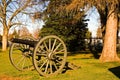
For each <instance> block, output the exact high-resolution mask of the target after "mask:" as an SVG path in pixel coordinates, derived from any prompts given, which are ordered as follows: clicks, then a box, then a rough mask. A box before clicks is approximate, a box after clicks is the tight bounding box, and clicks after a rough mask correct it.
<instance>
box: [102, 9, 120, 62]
mask: <svg viewBox="0 0 120 80" xmlns="http://www.w3.org/2000/svg"><path fill="white" fill-rule="evenodd" d="M108 15H109V16H108V19H107V23H106V33H105V38H104V46H103V50H102V54H101V56H100V61H102V62H113V61H119V60H120V59H119V57H118V56H117V52H116V43H117V42H116V40H117V26H118V18H117V15H116V14H115V12H114V11H113V10H110V11H109V14H108Z"/></svg>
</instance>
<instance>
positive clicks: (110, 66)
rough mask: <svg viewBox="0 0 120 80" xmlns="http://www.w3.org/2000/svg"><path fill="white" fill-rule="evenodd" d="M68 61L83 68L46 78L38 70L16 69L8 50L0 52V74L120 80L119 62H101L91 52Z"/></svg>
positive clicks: (24, 78)
mask: <svg viewBox="0 0 120 80" xmlns="http://www.w3.org/2000/svg"><path fill="white" fill-rule="evenodd" d="M67 61H69V62H71V63H74V64H75V65H77V66H80V67H81V68H80V69H77V70H67V71H66V72H65V73H62V74H59V75H57V76H51V77H49V78H46V77H42V76H40V75H39V74H38V73H37V71H36V70H33V71H26V72H21V71H18V70H16V69H15V68H14V67H13V66H12V65H11V63H10V61H9V56H8V51H7V52H0V76H4V75H6V76H9V77H14V78H15V77H19V78H20V79H21V80H120V67H119V66H120V63H119V62H111V63H101V62H100V61H99V59H94V57H93V55H92V54H90V53H89V54H74V55H71V56H68V58H67Z"/></svg>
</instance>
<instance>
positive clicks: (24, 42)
mask: <svg viewBox="0 0 120 80" xmlns="http://www.w3.org/2000/svg"><path fill="white" fill-rule="evenodd" d="M11 41H12V45H11V47H10V50H9V58H10V62H11V63H12V65H13V66H14V67H15V68H16V69H18V70H20V71H26V70H32V69H36V70H37V72H38V73H39V74H40V75H42V76H45V77H47V76H52V75H57V74H59V73H61V72H62V71H63V69H64V67H65V65H66V59H67V48H66V45H65V43H64V42H63V41H62V40H61V39H60V38H59V37H57V36H55V35H50V36H45V37H43V38H41V39H40V40H35V39H34V38H30V37H24V38H13V39H12V40H11Z"/></svg>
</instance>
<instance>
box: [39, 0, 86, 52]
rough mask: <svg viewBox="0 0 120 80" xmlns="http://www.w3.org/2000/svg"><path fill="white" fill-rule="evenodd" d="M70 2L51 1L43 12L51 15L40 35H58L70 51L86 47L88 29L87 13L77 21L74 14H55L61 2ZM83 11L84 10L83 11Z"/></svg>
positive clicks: (47, 18)
mask: <svg viewBox="0 0 120 80" xmlns="http://www.w3.org/2000/svg"><path fill="white" fill-rule="evenodd" d="M68 2H69V1H68V0H65V1H63V0H57V1H54V0H53V1H51V2H50V3H49V5H48V6H47V8H46V10H45V11H44V12H43V14H44V13H46V15H49V16H47V17H46V19H45V25H44V26H43V28H42V29H41V33H40V35H41V36H46V35H51V34H54V35H57V36H59V37H61V38H62V39H63V40H64V42H65V43H66V45H67V48H68V50H69V51H75V50H81V49H84V48H85V45H84V44H85V41H84V38H85V37H86V35H85V34H86V32H87V30H88V29H87V23H86V21H87V20H86V19H85V15H84V16H82V17H81V18H79V20H77V21H76V19H75V18H74V17H73V16H72V15H67V14H63V15H62V14H59V15H56V14H55V13H56V11H57V7H59V6H60V5H59V3H62V4H66V3H68ZM55 5H56V6H55ZM53 6H54V7H53ZM81 13H83V12H82V11H81Z"/></svg>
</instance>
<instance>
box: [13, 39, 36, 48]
mask: <svg viewBox="0 0 120 80" xmlns="http://www.w3.org/2000/svg"><path fill="white" fill-rule="evenodd" d="M11 41H12V42H13V43H20V44H26V45H30V46H31V47H34V46H35V45H36V44H37V42H38V41H33V40H26V39H18V38H13V39H12V40H11Z"/></svg>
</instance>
